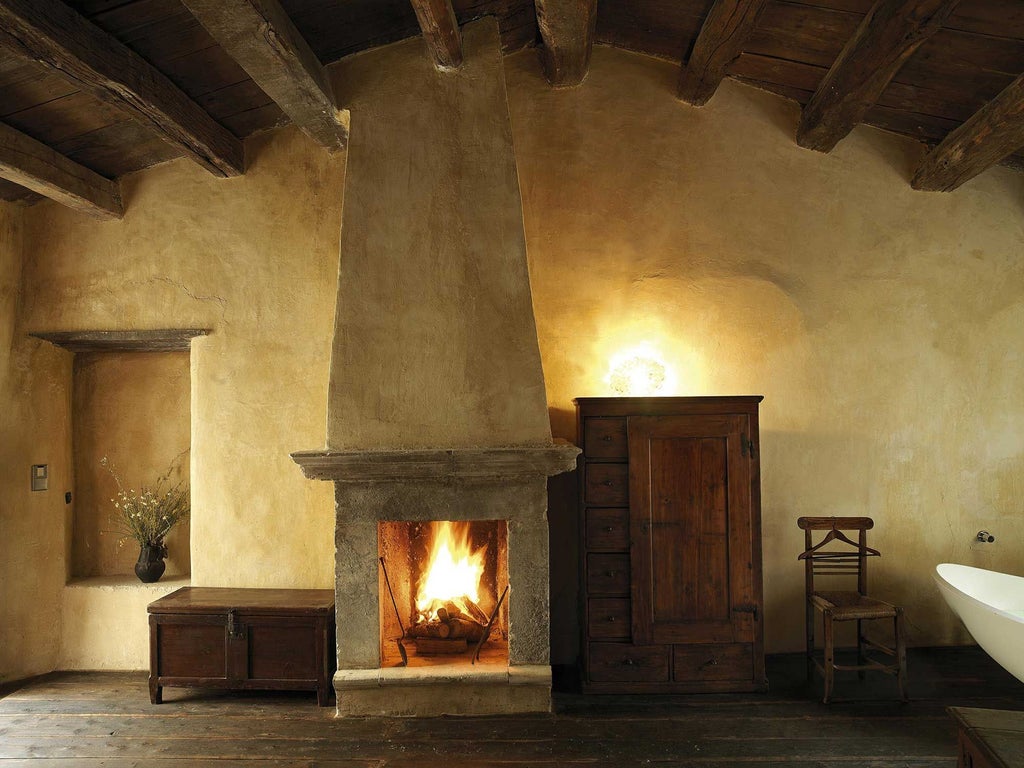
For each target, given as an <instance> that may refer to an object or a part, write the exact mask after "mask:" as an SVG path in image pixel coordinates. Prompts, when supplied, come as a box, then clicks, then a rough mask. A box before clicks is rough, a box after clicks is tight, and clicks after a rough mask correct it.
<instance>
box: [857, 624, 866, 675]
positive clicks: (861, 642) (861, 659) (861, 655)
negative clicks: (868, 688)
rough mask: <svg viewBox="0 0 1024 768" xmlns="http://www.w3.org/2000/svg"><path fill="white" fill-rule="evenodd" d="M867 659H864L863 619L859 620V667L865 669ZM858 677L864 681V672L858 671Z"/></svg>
mask: <svg viewBox="0 0 1024 768" xmlns="http://www.w3.org/2000/svg"><path fill="white" fill-rule="evenodd" d="M865 661H866V659H865V658H864V625H863V623H862V619H857V666H858V667H863V666H864V662H865ZM857 677H858V678H859V679H861V680H863V679H864V677H865V675H864V670H863V669H858V670H857Z"/></svg>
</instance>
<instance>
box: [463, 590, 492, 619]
mask: <svg viewBox="0 0 1024 768" xmlns="http://www.w3.org/2000/svg"><path fill="white" fill-rule="evenodd" d="M462 601H463V602H464V603H465V604H466V607H467V608H468V609H469V617H470V618H471V619H475V620H476V621H479V622H480V623H481V624H484V625H486V624H487V619H488V616H487V614H486V613H484V611H483V609H482V608H481V607H480V606H479V605H477V604H476V603H475V602H473V601H472V600H470V599H469V596H468V595H465V596H463V598H462Z"/></svg>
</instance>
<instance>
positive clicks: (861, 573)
mask: <svg viewBox="0 0 1024 768" xmlns="http://www.w3.org/2000/svg"><path fill="white" fill-rule="evenodd" d="M796 523H797V525H798V526H800V528H801V529H802V530H803V532H804V551H803V553H801V555H800V556H799V558H798V559H800V560H803V561H804V568H805V574H806V577H805V582H806V598H807V678H808V680H809V679H810V678H811V677H812V675H813V674H814V669H815V667H816V668H817V669H818V671H819V672H821V674H822V676H823V677H824V678H825V696H824V698H823V699H822V701H823V702H824V703H825V704H828V702H829V699H830V698H831V696H832V682H833V677H834V673H835V670H837V669H841V670H856V671H857V672H858V674H859V675H860V676H861V677H863V676H864V672H865V671H867V670H874V671H877V672H885V673H886V674H889V675H895V676H896V680H897V683H898V684H899V691H900V699H902V700H903V701H906V700H907V682H906V678H907V652H906V645H905V642H906V640H905V638H904V627H903V609H902V608H899V607H897V606H895V605H890V604H889V603H885V602H882V601H881V600H876V599H874V598H872V597H868V594H867V592H868V576H867V563H868V558H869V557H878V556H880V554H881V553H879V552H878V550H876V549H872V548H871V547H869V546H868V543H867V532H868V531H869V530H870V529H871V528H873V527H874V525H875V523H874V521H873V520H872V519H871V518H870V517H801V518H800V519H798V520H797V521H796ZM813 531H825V532H826V533H825V535H824V536H823V537H822V538H821V540H820V541H819V542H818V543H817V544H815V543H813V542H812V532H813ZM843 531H857V532H858V537H857V540H856V541H854V540H853V539H850V538H848V537H847V536H846V535H845V534H844V533H843ZM815 576H831V577H856V579H857V589H856V590H847V591H835V590H817V589H815V587H814V577H815ZM815 611H821V615H822V618H823V625H824V635H825V636H824V641H823V646H824V648H823V650H824V658H823V659H822V661H818V659H817V658H816V656H815V652H814V625H815V619H814V612H815ZM872 619H892V621H893V632H894V643H893V646H894V647H889V646H886V645H882V644H881V643H877V642H875V641H873V640H869V639H868V638H866V637H865V636H864V632H863V626H862V623H863V622H864V621H866V620H872ZM837 621H856V622H857V664H856V665H840V664H836V663H835V632H834V628H833V624H834V623H835V622H837ZM865 646H867V647H870V648H873V649H875V650H877V651H880V652H882V653H885V654H887V655H889V656H891V657H893V659H894V660H893V661H891V662H890V663H883V662H882V661H880V660H878V659H877V658H871V657H869V656H868V655H867V654H866V653H865Z"/></svg>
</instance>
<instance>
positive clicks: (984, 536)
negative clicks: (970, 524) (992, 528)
mask: <svg viewBox="0 0 1024 768" xmlns="http://www.w3.org/2000/svg"><path fill="white" fill-rule="evenodd" d="M975 538H976V539H977V540H978V541H981V542H984V543H985V544H991V543H992V542H993V541H995V540H996V537H995V536H993V535H992V534H991V533H989V532H988V531H978V535H977V536H976V537H975Z"/></svg>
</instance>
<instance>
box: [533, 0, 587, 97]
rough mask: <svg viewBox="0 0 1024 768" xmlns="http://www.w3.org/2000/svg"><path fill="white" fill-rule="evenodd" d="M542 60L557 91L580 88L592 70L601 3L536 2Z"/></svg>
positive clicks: (550, 0) (572, 1)
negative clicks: (591, 63)
mask: <svg viewBox="0 0 1024 768" xmlns="http://www.w3.org/2000/svg"><path fill="white" fill-rule="evenodd" d="M536 5H537V26H538V27H539V28H540V36H541V39H542V40H543V41H544V47H543V48H542V49H541V59H542V61H543V62H544V74H545V75H546V76H547V79H548V82H549V83H550V84H551V85H553V86H555V87H569V86H573V85H579V84H580V83H582V82H583V79H584V78H585V77H586V76H587V72H588V71H589V70H590V53H591V51H592V50H593V48H594V28H595V26H596V24H597V0H536Z"/></svg>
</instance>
